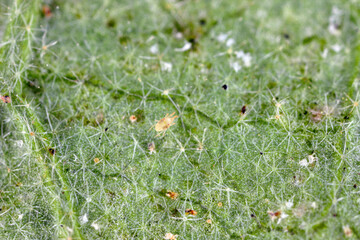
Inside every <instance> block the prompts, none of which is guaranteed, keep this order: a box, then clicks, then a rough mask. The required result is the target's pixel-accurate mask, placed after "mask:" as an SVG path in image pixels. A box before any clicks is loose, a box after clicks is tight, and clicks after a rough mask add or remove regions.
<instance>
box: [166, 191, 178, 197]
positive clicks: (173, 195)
mask: <svg viewBox="0 0 360 240" xmlns="http://www.w3.org/2000/svg"><path fill="white" fill-rule="evenodd" d="M166 196H167V197H169V198H171V199H176V198H177V197H178V196H179V194H178V193H176V192H171V191H168V192H167V193H166Z"/></svg>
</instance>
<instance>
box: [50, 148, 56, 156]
mask: <svg viewBox="0 0 360 240" xmlns="http://www.w3.org/2000/svg"><path fill="white" fill-rule="evenodd" d="M48 151H49V153H50V155H51V156H54V155H55V152H56V151H55V149H53V148H49V149H48Z"/></svg>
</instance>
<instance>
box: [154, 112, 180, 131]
mask: <svg viewBox="0 0 360 240" xmlns="http://www.w3.org/2000/svg"><path fill="white" fill-rule="evenodd" d="M174 114H175V112H173V113H172V114H170V115H169V114H168V113H167V114H166V116H165V117H164V118H162V119H160V120H159V121H157V123H156V124H155V125H153V126H152V127H151V128H150V129H149V130H151V129H152V128H153V127H155V131H156V132H159V133H158V134H157V135H156V137H158V136H160V134H161V133H162V134H163V136H164V135H165V133H166V130H168V129H169V127H171V126H172V125H174V124H175V123H174V120H175V118H177V117H178V116H173V115H174ZM172 116H173V117H172Z"/></svg>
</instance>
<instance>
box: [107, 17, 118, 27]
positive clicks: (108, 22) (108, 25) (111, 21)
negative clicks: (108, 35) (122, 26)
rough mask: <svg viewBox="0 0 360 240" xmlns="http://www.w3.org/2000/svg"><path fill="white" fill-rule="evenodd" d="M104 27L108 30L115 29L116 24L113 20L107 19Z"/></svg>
mask: <svg viewBox="0 0 360 240" xmlns="http://www.w3.org/2000/svg"><path fill="white" fill-rule="evenodd" d="M106 26H107V27H109V28H113V27H115V26H116V22H115V20H114V19H112V18H111V19H109V20H108V21H107V23H106Z"/></svg>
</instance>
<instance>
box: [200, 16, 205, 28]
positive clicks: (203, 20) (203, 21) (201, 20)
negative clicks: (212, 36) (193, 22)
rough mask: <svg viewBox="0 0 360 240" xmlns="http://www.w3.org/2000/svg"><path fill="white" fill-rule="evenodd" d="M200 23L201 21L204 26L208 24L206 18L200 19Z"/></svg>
mask: <svg viewBox="0 0 360 240" xmlns="http://www.w3.org/2000/svg"><path fill="white" fill-rule="evenodd" d="M199 23H200V25H201V26H204V25H205V24H206V19H203V18H202V19H200V20H199Z"/></svg>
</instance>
